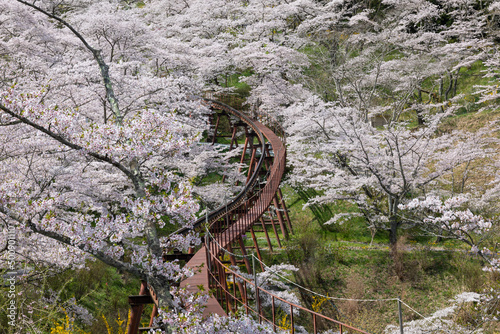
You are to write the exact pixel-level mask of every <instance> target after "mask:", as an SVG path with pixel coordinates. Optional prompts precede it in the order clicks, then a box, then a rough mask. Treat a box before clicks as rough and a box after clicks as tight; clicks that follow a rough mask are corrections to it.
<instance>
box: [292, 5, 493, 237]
mask: <svg viewBox="0 0 500 334" xmlns="http://www.w3.org/2000/svg"><path fill="white" fill-rule="evenodd" d="M381 4H382V5H384V6H385V7H386V8H385V12H384V15H378V14H377V13H378V12H377V10H376V9H374V8H370V7H367V6H366V4H361V3H357V4H356V3H354V2H350V1H345V2H328V3H325V4H324V6H333V8H335V14H327V13H328V12H327V11H323V14H321V15H318V16H317V17H315V18H314V19H311V20H307V21H305V22H303V23H302V24H301V26H299V28H298V29H297V30H298V31H300V33H301V34H305V35H311V36H312V40H313V41H314V42H315V43H312V44H310V45H311V46H310V48H312V50H314V52H313V53H312V56H311V58H312V61H313V62H315V63H316V64H318V65H317V66H318V67H319V68H320V69H321V70H323V69H324V70H325V72H324V73H320V72H315V71H313V72H312V74H313V75H312V76H311V78H310V80H309V83H308V84H307V85H308V86H309V87H310V89H311V90H313V91H314V92H315V93H316V94H312V93H309V92H303V93H302V94H300V95H296V101H295V102H294V103H293V104H291V105H290V106H288V108H286V109H285V110H284V111H283V112H282V114H283V115H284V116H285V119H286V121H285V126H286V127H287V132H288V133H289V139H288V143H289V145H290V152H291V154H290V160H291V163H292V165H293V167H294V173H293V175H292V176H291V183H292V184H293V185H296V186H305V187H311V188H314V189H317V190H320V191H321V192H322V193H321V195H319V196H318V197H316V198H313V199H312V200H311V201H310V203H329V202H332V201H335V200H347V201H350V202H352V203H354V204H355V205H356V206H357V207H358V208H359V210H360V211H361V212H362V213H363V215H364V216H365V217H366V219H367V221H368V224H369V225H370V226H371V227H372V228H376V229H386V230H389V234H390V242H391V244H394V243H395V242H396V240H397V230H398V229H399V228H401V227H411V226H413V223H412V222H408V221H407V222H405V221H404V220H402V219H401V218H400V217H399V215H398V211H399V209H398V205H399V204H400V203H402V202H403V201H404V200H405V199H406V198H408V197H412V196H416V195H418V194H419V193H426V192H428V191H429V190H430V189H433V188H436V187H439V186H440V182H441V184H443V183H446V182H447V181H446V180H445V179H444V178H443V176H444V175H447V174H450V173H451V172H452V171H453V170H454V169H456V167H457V166H461V165H462V164H468V163H470V162H471V161H474V160H477V159H483V158H485V157H490V158H491V157H493V155H494V154H495V152H494V150H492V149H491V147H488V145H489V144H488V143H489V142H491V141H494V139H492V138H491V136H490V135H489V134H490V133H491V132H492V131H494V129H495V128H496V126H495V125H492V127H485V128H484V129H482V130H480V131H477V132H475V133H472V132H461V131H450V132H448V133H445V132H443V131H442V130H441V124H442V123H443V121H444V120H445V119H446V118H447V117H450V116H452V115H454V114H455V113H456V112H457V111H458V110H459V108H460V107H461V103H462V102H461V101H462V100H461V99H462V98H463V97H462V96H460V95H457V96H455V92H452V91H453V90H454V87H456V80H457V76H458V73H459V71H460V68H462V67H466V66H470V65H471V64H472V63H474V62H476V61H479V60H484V59H487V58H488V57H489V55H490V54H489V53H488V52H489V51H488V50H489V47H490V46H491V42H490V41H489V40H488V39H486V38H483V37H484V36H483V30H482V29H483V28H484V22H485V15H486V14H485V13H484V12H480V11H478V10H476V9H474V8H473V6H472V4H471V3H470V2H464V3H461V2H456V3H455V2H452V1H442V2H437V4H434V3H429V2H427V1H417V2H415V1H401V2H400V1H382V3H381ZM445 14H446V15H448V16H449V17H448V21H446V22H443V21H442V17H443V15H445ZM465 20H468V21H467V22H465ZM325 73H326V75H325ZM446 77H448V78H447V79H446ZM445 79H446V80H447V81H446V83H447V84H448V87H447V88H446V89H444V88H443V85H444V80H445ZM424 94H426V95H427V101H425V99H424V98H423V95H424ZM304 110H307V111H308V112H307V114H306V113H304ZM415 123H416V124H415ZM334 218H335V217H334ZM334 222H335V219H333V220H332V221H330V223H334Z"/></svg>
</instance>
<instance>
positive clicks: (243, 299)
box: [149, 98, 369, 334]
mask: <svg viewBox="0 0 500 334" xmlns="http://www.w3.org/2000/svg"><path fill="white" fill-rule="evenodd" d="M203 101H204V104H206V105H207V106H209V107H211V108H213V109H218V110H222V111H224V112H226V113H228V114H231V115H233V116H235V117H237V118H238V119H239V120H241V121H243V122H244V123H245V124H246V125H248V126H249V127H250V128H251V129H252V130H253V131H254V133H255V135H256V136H257V138H258V140H259V144H260V149H261V156H260V158H259V160H258V162H257V164H256V166H255V168H254V171H253V173H252V175H251V176H250V178H249V179H248V182H247V184H246V185H245V188H244V189H243V190H242V191H241V192H240V193H239V194H238V195H236V196H235V197H234V198H233V199H232V200H231V202H230V203H227V204H224V205H222V206H220V207H218V208H217V209H215V210H214V211H212V212H210V213H208V214H207V215H206V216H204V217H201V218H199V219H198V220H196V221H195V222H194V223H193V224H192V225H191V226H190V227H184V228H181V229H179V230H177V231H175V232H174V233H172V234H171V235H173V234H186V233H188V232H189V231H193V230H194V231H198V232H202V228H203V227H206V223H207V222H208V225H209V227H208V228H209V231H211V233H212V234H213V235H214V236H213V239H212V240H211V236H210V233H207V234H206V235H205V237H204V244H203V246H202V248H201V249H200V250H199V251H198V252H197V253H196V254H195V255H194V257H193V259H192V260H194V259H195V258H196V261H194V262H196V263H197V265H200V260H201V261H203V259H200V257H202V258H205V262H206V263H205V264H206V265H204V266H202V268H201V273H200V274H201V276H202V277H203V281H204V282H205V283H204V285H206V286H205V288H207V287H208V288H209V289H212V288H215V291H216V298H214V297H212V298H211V299H212V301H210V300H209V304H210V302H212V305H214V304H215V305H216V306H217V308H218V310H221V312H222V313H224V311H223V309H222V305H221V304H220V302H219V300H222V304H225V306H226V310H227V311H226V313H227V314H228V313H231V312H233V310H232V305H233V304H234V306H235V307H236V309H237V307H238V306H237V303H239V304H241V305H243V307H244V308H245V312H246V313H247V314H249V313H253V314H255V315H256V316H257V317H258V319H259V322H262V321H265V322H267V323H269V324H270V325H272V327H273V330H276V329H277V327H279V326H278V325H277V324H276V319H275V313H276V312H275V311H276V305H275V303H276V302H277V301H278V302H280V303H282V304H285V305H288V307H289V312H290V324H291V328H290V330H291V333H294V310H301V311H303V312H306V313H309V314H310V315H311V318H312V323H313V331H314V333H315V334H316V333H317V332H318V326H317V321H318V319H323V321H327V322H330V323H332V324H334V325H335V326H337V328H339V329H340V333H343V330H348V331H349V332H352V331H355V332H356V333H361V334H369V333H368V332H366V331H363V330H360V329H357V328H354V327H352V326H349V325H347V324H345V323H342V322H340V321H337V320H334V319H332V318H329V317H327V316H324V315H322V314H320V313H318V312H315V311H312V310H309V309H307V308H306V307H303V306H300V305H298V304H294V303H291V302H288V301H286V300H284V299H283V298H281V297H279V296H277V295H275V294H273V293H272V292H269V291H267V290H265V289H263V288H262V287H259V286H258V284H255V282H252V281H251V280H249V279H247V278H245V277H243V276H241V275H240V274H239V273H238V272H236V271H234V270H233V269H232V268H230V267H228V266H226V265H224V263H223V262H222V261H221V260H220V259H219V257H221V256H223V255H224V253H225V252H227V248H228V247H231V244H233V243H234V242H236V241H239V242H240V244H241V243H242V242H243V241H242V234H244V233H245V232H247V231H248V230H249V229H250V228H251V227H252V226H253V224H254V223H255V222H257V221H258V220H259V219H260V218H261V216H262V215H263V214H264V213H265V212H266V211H267V210H268V208H269V206H270V205H271V204H272V203H274V204H275V205H276V203H277V202H276V201H277V199H276V193H277V191H278V190H279V185H280V182H281V178H282V176H283V173H284V171H285V162H286V148H285V145H284V143H285V136H284V130H283V128H281V126H280V125H279V123H278V122H277V121H276V120H275V119H273V118H272V117H271V116H269V115H264V114H263V113H261V112H260V113H259V114H257V113H255V115H254V116H255V117H256V118H258V119H259V120H260V121H261V122H259V121H257V120H254V119H252V118H250V117H249V116H248V115H246V114H244V113H243V112H241V111H238V110H236V109H235V108H233V107H231V106H229V105H227V104H225V103H222V102H220V101H218V100H215V99H210V98H204V99H203ZM262 122H265V123H267V124H266V125H264V124H263V123H262ZM251 138H252V140H253V136H252V137H251ZM266 140H267V142H266ZM252 144H253V142H252ZM268 145H270V150H269V148H267V147H266V146H268ZM271 151H272V153H273V156H272V164H271V165H270V166H269V165H268V166H267V167H268V169H267V173H266V183H265V186H264V187H263V188H262V189H260V188H259V189H256V185H257V184H258V181H259V175H260V173H261V170H262V168H263V167H264V162H265V159H266V155H268V156H271V154H270V153H271ZM254 152H255V151H254ZM243 154H245V152H244V153H243ZM250 163H251V164H252V163H254V162H253V161H250ZM250 168H252V166H251V167H250ZM235 217H236V218H235ZM281 228H282V232H283V234H285V233H286V228H283V226H281ZM244 249H245V247H244V246H243V245H242V244H241V250H242V252H245V250H244ZM190 262H191V261H189V262H188V263H187V265H188V266H189V265H190ZM254 270H255V268H254ZM254 273H255V272H254ZM227 275H229V276H232V278H233V292H231V291H230V289H229V288H228V287H227V279H226V276H227ZM188 280H189V279H188ZM238 282H239V283H241V282H243V285H244V286H243V289H242V290H240V297H238V295H237V293H236V287H235V285H236V283H238ZM181 286H182V285H181ZM248 286H253V289H254V291H255V293H256V296H255V304H256V305H255V306H256V309H255V310H254V309H253V308H252V307H250V306H249V303H248V301H249V299H248V294H247V290H248V289H247V287H248ZM239 288H241V287H239ZM207 290H208V289H207ZM149 292H150V295H151V297H152V299H153V301H154V303H155V304H156V305H157V300H156V298H155V297H156V296H155V294H154V291H153V289H152V288H151V287H149ZM260 295H267V296H269V298H270V299H271V300H272V320H269V319H268V318H266V316H265V315H264V313H263V310H262V307H261V304H260V297H259V296H260ZM224 301H225V303H224ZM280 329H283V328H280Z"/></svg>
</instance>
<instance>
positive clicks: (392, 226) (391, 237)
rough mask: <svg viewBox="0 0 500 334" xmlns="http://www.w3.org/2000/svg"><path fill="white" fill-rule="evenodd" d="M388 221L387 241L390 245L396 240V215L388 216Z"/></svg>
mask: <svg viewBox="0 0 500 334" xmlns="http://www.w3.org/2000/svg"><path fill="white" fill-rule="evenodd" d="M389 223H390V230H389V243H390V244H391V246H394V245H396V243H397V241H398V227H399V221H398V217H396V216H394V215H393V216H391V217H389Z"/></svg>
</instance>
